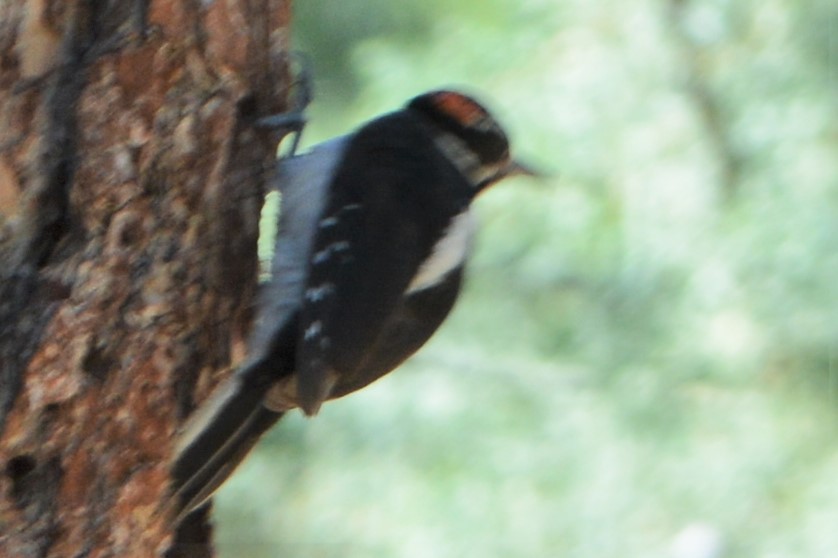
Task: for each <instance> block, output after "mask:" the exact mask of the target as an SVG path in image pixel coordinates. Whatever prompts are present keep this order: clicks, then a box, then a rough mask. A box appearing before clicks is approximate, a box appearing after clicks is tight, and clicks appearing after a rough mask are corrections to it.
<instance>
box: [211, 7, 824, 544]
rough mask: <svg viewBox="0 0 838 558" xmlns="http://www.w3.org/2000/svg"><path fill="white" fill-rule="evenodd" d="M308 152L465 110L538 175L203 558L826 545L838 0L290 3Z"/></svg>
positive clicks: (507, 193)
mask: <svg viewBox="0 0 838 558" xmlns="http://www.w3.org/2000/svg"><path fill="white" fill-rule="evenodd" d="M293 32H294V36H295V37H294V42H295V44H296V46H297V48H298V49H302V50H304V51H306V52H308V53H309V54H310V55H311V57H312V60H313V63H314V67H315V71H316V86H317V87H316V94H317V95H316V101H315V103H314V105H313V106H312V107H311V113H310V116H311V125H310V126H309V128H307V130H306V134H305V136H304V139H305V143H306V144H307V145H311V144H313V143H316V142H319V141H322V140H323V139H326V138H328V137H331V136H334V135H338V134H341V133H345V132H346V131H348V130H351V129H353V128H354V127H355V126H357V125H358V124H359V123H361V122H363V121H364V120H366V119H368V118H370V117H372V116H374V115H378V114H381V113H383V112H386V111H389V110H393V109H395V108H398V107H400V106H401V105H403V103H404V102H405V100H406V99H408V98H410V97H411V96H413V95H415V94H417V93H419V92H422V91H424V90H427V89H431V88H436V87H440V86H459V87H462V88H463V89H464V90H466V91H470V92H476V93H478V96H479V98H480V99H481V100H483V101H484V102H485V103H486V104H487V105H488V106H489V107H491V109H492V110H493V112H495V114H496V115H497V116H498V118H499V120H500V121H501V122H502V123H503V124H504V125H505V127H506V128H507V130H508V131H509V133H510V136H511V138H512V141H513V146H514V150H515V152H516V153H517V155H518V156H519V157H520V158H521V159H523V160H526V161H528V162H530V163H532V164H533V165H537V166H539V167H540V168H541V169H543V170H545V171H547V172H549V173H552V177H551V178H550V179H548V180H546V181H544V182H542V183H537V182H532V181H527V180H524V179H520V180H514V181H513V180H510V181H508V182H505V183H503V184H501V185H499V186H497V187H496V188H494V189H493V190H492V191H490V192H488V193H487V194H486V195H484V196H482V197H481V198H480V199H479V201H478V203H477V204H476V210H477V213H478V214H479V218H480V221H481V225H482V226H481V231H480V235H479V241H478V251H477V254H476V257H475V258H474V260H473V261H472V265H471V267H470V276H469V281H468V284H467V289H466V291H465V293H464V295H463V297H462V298H461V300H460V303H459V305H458V307H457V308H456V310H455V312H454V313H453V315H452V316H451V318H450V319H449V320H448V322H447V323H446V324H445V325H444V327H443V328H442V329H441V330H440V331H439V332H438V334H437V335H436V336H435V337H434V338H433V340H432V342H430V343H429V344H428V345H427V346H426V347H425V348H424V349H423V350H422V351H421V352H420V353H419V354H418V355H417V356H415V357H414V358H413V359H411V360H410V361H409V362H408V363H406V364H405V365H404V366H403V367H402V368H400V369H399V370H398V371H397V372H395V373H393V374H391V375H390V376H388V377H386V378H384V379H382V380H380V381H379V382H378V383H376V384H374V385H372V386H371V387H369V388H367V389H365V390H364V391H362V392H359V393H357V394H354V395H352V396H350V397H347V398H345V399H343V400H340V401H337V402H333V403H329V404H327V405H326V406H325V407H324V409H323V410H322V411H321V413H320V415H319V416H318V417H317V418H316V419H313V420H305V419H303V418H302V417H301V416H300V415H299V413H292V414H291V415H290V416H288V417H287V418H286V419H284V420H283V421H281V423H280V424H279V425H278V427H276V428H275V429H274V430H273V431H272V432H271V433H270V435H269V436H268V438H267V439H266V440H265V441H264V442H263V443H262V444H261V445H260V446H259V449H258V451H257V452H256V453H255V454H254V455H253V456H251V458H250V459H249V460H248V461H247V462H246V464H245V465H244V466H243V467H242V468H241V469H240V470H239V472H238V473H237V474H236V475H235V477H234V478H233V479H232V480H231V481H230V482H229V483H228V484H227V486H226V487H225V488H224V489H223V490H222V491H221V492H220V494H219V496H218V498H217V507H218V512H219V516H218V535H219V541H220V549H221V556H222V557H227V558H230V557H234V556H249V557H250V556H252V557H256V558H259V557H271V558H274V557H277V556H287V557H303V556H305V557H323V558H331V557H334V558H338V557H340V558H352V557H371V556H372V557H377V558H378V557H381V558H388V557H393V558H396V557H398V558H412V557H416V558H424V557H434V558H449V557H450V558H454V557H457V558H460V557H470V556H479V557H481V558H490V557H504V558H506V557H516V558H528V557H533V558H535V557H538V558H542V557H553V556H561V557H567V558H612V557H613V558H634V557H637V558H641V557H642V558H658V557H660V558H786V557H788V558H830V557H836V556H838V436H836V434H838V425H837V424H836V419H838V247H837V246H836V245H838V3H836V2H835V0H620V1H618V0H561V1H559V0H466V1H462V2H450V1H448V0H425V1H422V2H420V1H418V0H416V1H404V2H398V3H394V2H392V1H390V0H356V1H354V2H341V1H338V0H319V1H315V0H309V1H305V0H298V1H297V2H296V15H295V20H294V25H293Z"/></svg>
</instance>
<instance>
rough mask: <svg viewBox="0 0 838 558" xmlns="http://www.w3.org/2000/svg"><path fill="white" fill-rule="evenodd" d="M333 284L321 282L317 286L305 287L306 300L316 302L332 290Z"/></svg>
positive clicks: (333, 288)
mask: <svg viewBox="0 0 838 558" xmlns="http://www.w3.org/2000/svg"><path fill="white" fill-rule="evenodd" d="M334 290H335V286H334V285H333V284H332V283H323V284H322V285H318V286H317V287H310V288H308V289H306V300H308V301H310V302H317V301H320V300H323V299H324V298H326V296H328V295H330V294H332V292H334Z"/></svg>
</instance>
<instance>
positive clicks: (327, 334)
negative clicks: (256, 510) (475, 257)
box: [173, 91, 534, 516]
mask: <svg viewBox="0 0 838 558" xmlns="http://www.w3.org/2000/svg"><path fill="white" fill-rule="evenodd" d="M516 174H534V173H532V172H531V171H529V170H528V169H527V168H526V167H524V166H523V165H521V164H519V163H517V162H516V161H515V160H514V159H512V158H511V157H510V153H509V143H508V140H507V137H506V134H504V132H503V130H502V129H501V127H500V126H499V125H498V123H497V122H496V121H495V119H494V118H493V117H492V116H491V115H490V114H489V112H488V111H487V110H486V109H485V108H483V106H481V105H480V104H479V103H478V102H477V101H475V100H474V99H472V98H470V97H468V96H466V95H464V94H462V93H458V92H454V91H433V92H430V93H425V94H423V95H419V96H418V97H415V98H414V99H412V100H411V101H410V102H409V103H408V104H407V106H406V107H405V108H403V109H402V110H398V111H396V112H393V113H390V114H387V115H384V116H382V117H379V118H377V119H375V120H373V121H371V122H369V123H367V124H365V125H364V126H362V127H361V128H360V129H358V130H357V131H355V132H354V133H351V134H349V135H346V136H343V137H340V138H337V139H334V140H331V141H328V142H325V143H323V144H320V145H318V146H316V147H314V148H313V149H312V150H311V152H309V153H307V154H304V155H300V156H295V157H291V158H287V159H284V160H281V161H280V164H279V167H278V180H277V182H278V186H279V190H280V193H281V196H282V198H281V211H280V221H279V234H278V238H277V242H276V252H275V255H274V260H273V264H272V278H271V280H270V282H269V283H268V284H267V286H266V287H265V288H264V290H263V292H262V295H261V299H260V308H259V316H258V317H257V323H256V326H255V333H254V335H253V339H252V341H251V344H250V354H251V356H250V358H249V360H248V363H247V364H246V365H245V366H244V367H242V368H241V369H240V370H239V371H238V373H237V374H236V375H235V376H234V378H233V379H232V380H231V381H230V382H229V383H228V385H226V386H223V387H222V388H221V390H220V391H219V392H218V393H217V394H216V395H215V396H214V397H212V398H211V399H210V401H209V402H208V403H206V404H205V405H204V406H203V407H202V408H199V409H198V411H196V413H195V414H194V417H192V418H191V420H190V421H189V423H188V425H187V428H186V429H185V430H184V432H183V434H182V435H181V436H180V439H179V443H178V447H177V453H176V457H175V464H174V468H173V483H174V490H175V499H176V503H175V507H176V513H177V514H178V515H181V516H182V515H183V514H184V513H187V512H188V511H189V510H190V509H194V508H195V507H196V506H198V505H200V504H201V503H202V502H203V501H205V500H206V499H207V498H208V497H209V496H210V495H211V494H212V492H213V491H214V490H215V489H216V488H217V487H218V486H219V485H220V484H221V482H223V480H224V479H226V478H227V476H228V475H229V474H230V473H231V472H232V470H233V468H234V467H235V466H236V465H237V464H238V463H239V461H240V460H241V459H242V458H243V457H244V456H245V455H246V454H247V452H248V451H249V450H250V449H251V447H252V446H253V445H254V444H255V443H256V441H257V440H258V438H259V437H260V436H261V435H262V434H263V433H264V432H265V431H266V430H267V429H268V428H269V427H270V426H271V425H273V424H274V423H275V422H276V421H277V420H278V419H279V417H280V416H282V414H283V413H284V412H285V411H287V410H289V409H293V408H297V407H298V408H300V409H301V410H302V411H303V412H304V413H305V414H306V415H314V414H316V413H317V411H318V409H319V408H320V406H321V404H322V403H323V402H324V401H327V400H329V399H334V398H337V397H341V396H343V395H346V394H348V393H351V392H353V391H355V390H358V389H360V388H362V387H364V386H366V385H367V384H369V383H370V382H372V381H374V380H376V379H378V378H380V377H381V376H383V375H384V374H386V373H388V372H389V371H391V370H393V369H394V368H396V367H397V366H398V365H399V364H401V363H402V362H403V361H404V360H405V359H406V358H408V357H409V356H411V355H412V354H413V353H414V352H416V350H417V349H419V348H420V347H421V346H422V345H423V344H424V343H425V342H426V341H427V340H428V338H429V337H430V336H431V335H432V334H433V333H434V331H436V329H437V328H438V327H439V325H440V324H441V323H442V321H443V320H444V319H445V317H446V316H447V315H448V313H449V311H450V310H451V308H452V306H453V305H454V302H455V300H456V299H457V295H458V293H459V291H460V286H461V283H462V280H463V269H464V266H465V263H466V260H467V259H468V255H469V251H470V249H471V246H472V237H473V234H474V220H473V217H472V214H471V211H470V209H469V207H470V204H471V202H472V200H474V198H475V196H477V195H478V194H479V193H481V192H482V191H484V190H485V189H486V188H487V187H489V186H491V185H492V184H494V183H496V182H497V181H499V180H501V179H503V178H505V177H508V176H511V175H516Z"/></svg>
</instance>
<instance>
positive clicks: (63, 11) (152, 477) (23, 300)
mask: <svg viewBox="0 0 838 558" xmlns="http://www.w3.org/2000/svg"><path fill="white" fill-rule="evenodd" d="M289 11H290V0H215V1H207V0H154V1H150V0H109V1H101V0H3V2H2V3H0V556H4V557H10V558H11V557H18V556H21V557H23V556H27V557H29V556H56V557H57V556H61V557H63V556H68V557H69V556H74V557H75V556H97V557H105V556H155V555H162V554H163V553H165V552H166V550H167V548H169V546H170V545H171V544H172V542H173V533H172V531H173V526H172V525H171V522H170V519H169V517H168V515H167V513H166V509H165V502H166V499H167V496H168V468H169V457H170V452H171V449H172V443H173V438H174V435H175V432H176V430H177V428H178V426H179V425H180V424H181V423H182V422H183V421H184V419H185V417H186V416H187V415H188V414H189V412H190V411H191V410H192V409H193V408H194V406H195V404H196V402H197V401H199V400H201V399H202V398H204V397H206V396H207V395H208V394H209V392H210V391H211V390H212V388H213V387H214V386H215V385H216V384H217V382H218V381H219V380H220V379H222V378H223V377H225V376H226V375H227V374H228V373H229V371H230V370H231V369H232V368H234V367H235V366H236V365H237V363H239V362H241V360H242V358H243V356H244V352H245V347H244V340H245V339H246V336H247V333H248V329H249V326H250V322H251V316H252V311H251V305H252V302H253V295H254V293H255V288H256V280H257V258H256V238H257V234H258V226H257V223H258V217H259V211H260V207H261V202H262V199H263V192H264V191H265V186H266V183H267V181H268V180H269V178H270V171H271V169H272V168H273V160H274V153H275V146H276V144H275V142H276V138H275V137H272V135H271V134H269V133H266V132H260V131H258V130H257V129H256V128H255V127H254V126H253V123H254V121H255V119H256V118H258V117H260V116H264V115H267V114H269V113H272V112H278V111H280V110H282V109H283V108H284V103H285V97H286V93H287V86H288V82H289V80H288V74H287V67H286V64H285V57H284V56H282V54H283V53H284V52H285V51H286V50H287V28H288V23H289V17H290V13H289ZM196 521H199V522H200V524H198V525H191V526H189V527H190V528H189V529H185V530H182V531H189V533H191V535H189V536H195V533H198V534H199V536H198V539H196V540H195V541H192V543H193V544H191V545H187V547H188V548H191V549H192V550H193V551H194V552H192V554H191V555H195V556H207V555H211V548H210V546H209V543H208V540H209V531H208V526H207V524H206V521H205V520H204V519H203V518H202V517H199V518H198V519H196ZM180 542H183V541H180ZM185 548H186V547H185ZM202 552H203V554H201V553H202ZM182 555H189V554H182Z"/></svg>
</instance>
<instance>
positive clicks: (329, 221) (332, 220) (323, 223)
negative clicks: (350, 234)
mask: <svg viewBox="0 0 838 558" xmlns="http://www.w3.org/2000/svg"><path fill="white" fill-rule="evenodd" d="M337 224H338V218H337V217H334V216H332V217H326V218H325V219H321V220H320V228H321V229H328V228H329V227H334V226H335V225H337Z"/></svg>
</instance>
